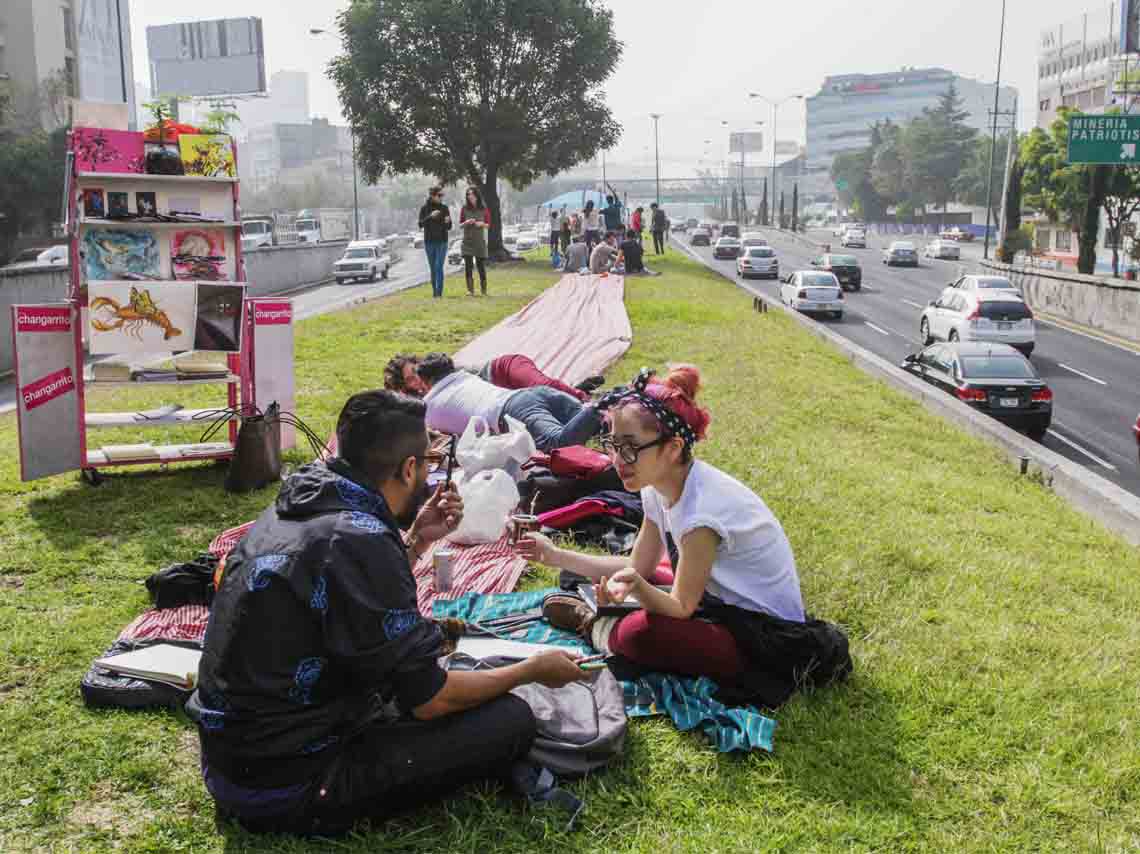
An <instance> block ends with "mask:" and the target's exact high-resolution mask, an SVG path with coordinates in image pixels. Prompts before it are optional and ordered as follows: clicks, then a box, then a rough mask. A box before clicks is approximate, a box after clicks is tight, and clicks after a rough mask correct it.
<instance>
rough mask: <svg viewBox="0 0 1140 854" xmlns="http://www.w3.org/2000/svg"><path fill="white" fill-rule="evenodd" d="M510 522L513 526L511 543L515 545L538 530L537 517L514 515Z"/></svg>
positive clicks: (524, 514)
mask: <svg viewBox="0 0 1140 854" xmlns="http://www.w3.org/2000/svg"><path fill="white" fill-rule="evenodd" d="M511 522H512V524H513V525H514V532H513V534H512V536H511V542H513V543H517V542H518V541H519V540H521V539H522V538H523V537H525V536H526V535H527V534H529V533H531V532H532V531H537V530H538V529H539V524H538V517H537V516H532V515H531V514H530V513H515V514H514V515H513V516H511Z"/></svg>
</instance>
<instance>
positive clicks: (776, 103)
mask: <svg viewBox="0 0 1140 854" xmlns="http://www.w3.org/2000/svg"><path fill="white" fill-rule="evenodd" d="M748 97H749V98H759V99H760V100H761V101H763V102H765V103H766V104H767V105H768V106H769V107H771V108H772V198H773V199H775V198H776V134H777V133H778V132H779V125H778V124H777V123H776V122H777V115H778V113H779V110H780V106H781V105H783V104H786V103H787V102H788V101H797V100H799V101H802V100H803V97H804V96H803V95H788V96H787V97H786V98H781V99H780V100H778V101H773V100H772V99H771V98H768V97H765V96H764V95H761V94H760V93H759V92H749V93H748ZM782 224H783V223H781V225H782Z"/></svg>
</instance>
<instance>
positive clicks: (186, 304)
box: [88, 282, 198, 354]
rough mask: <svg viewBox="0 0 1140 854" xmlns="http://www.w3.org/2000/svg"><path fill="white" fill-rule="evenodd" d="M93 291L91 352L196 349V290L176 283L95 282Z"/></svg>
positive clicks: (89, 318) (89, 287)
mask: <svg viewBox="0 0 1140 854" xmlns="http://www.w3.org/2000/svg"><path fill="white" fill-rule="evenodd" d="M88 292H89V298H90V302H89V304H88V323H89V325H90V328H89V330H88V343H89V348H90V352H91V353H93V354H97V353H154V352H161V351H170V350H191V349H193V347H194V335H195V328H194V326H195V324H194V321H195V310H196V306H197V298H198V297H197V290H196V289H195V288H189V287H186V286H185V285H180V284H175V283H173V282H168V283H151V282H91V283H90V285H89V286H88Z"/></svg>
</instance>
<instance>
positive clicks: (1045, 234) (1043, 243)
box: [1037, 228, 1049, 252]
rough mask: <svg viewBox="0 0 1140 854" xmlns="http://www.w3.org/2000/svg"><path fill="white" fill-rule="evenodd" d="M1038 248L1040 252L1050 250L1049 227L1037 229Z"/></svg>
mask: <svg viewBox="0 0 1140 854" xmlns="http://www.w3.org/2000/svg"><path fill="white" fill-rule="evenodd" d="M1037 250H1038V251H1039V252H1048V251H1049V229H1047V228H1039V229H1037Z"/></svg>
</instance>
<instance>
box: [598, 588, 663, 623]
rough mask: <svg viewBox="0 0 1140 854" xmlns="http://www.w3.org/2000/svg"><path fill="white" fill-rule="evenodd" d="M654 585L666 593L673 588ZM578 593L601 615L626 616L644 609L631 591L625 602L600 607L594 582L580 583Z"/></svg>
mask: <svg viewBox="0 0 1140 854" xmlns="http://www.w3.org/2000/svg"><path fill="white" fill-rule="evenodd" d="M654 586H656V587H657V589H658V590H661V591H663V592H665V593H671V592H672V590H673V588H672V587H668V586H662V585H654ZM578 595H579V596H581V597H582V598H583V599H584V600H585V601H586V605H587V606H588V607H589V608H590V610H591V611H593V612H594V613H595V614H597V615H598V616H599V617H624V616H625V615H626V614H632V613H633V612H634V611H640V610H641V609H642V605H641V603H640V602H638V601H637V597H636V596H635V595H634V594H632V593H630V594H629V596H627V597H626V598H625V601H624V602H621V603H619V604H617V605H612V604H611V605H602V606H601V607H598V597H597V595H596V594H595V593H594V585H593V584H579V585H578Z"/></svg>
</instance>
